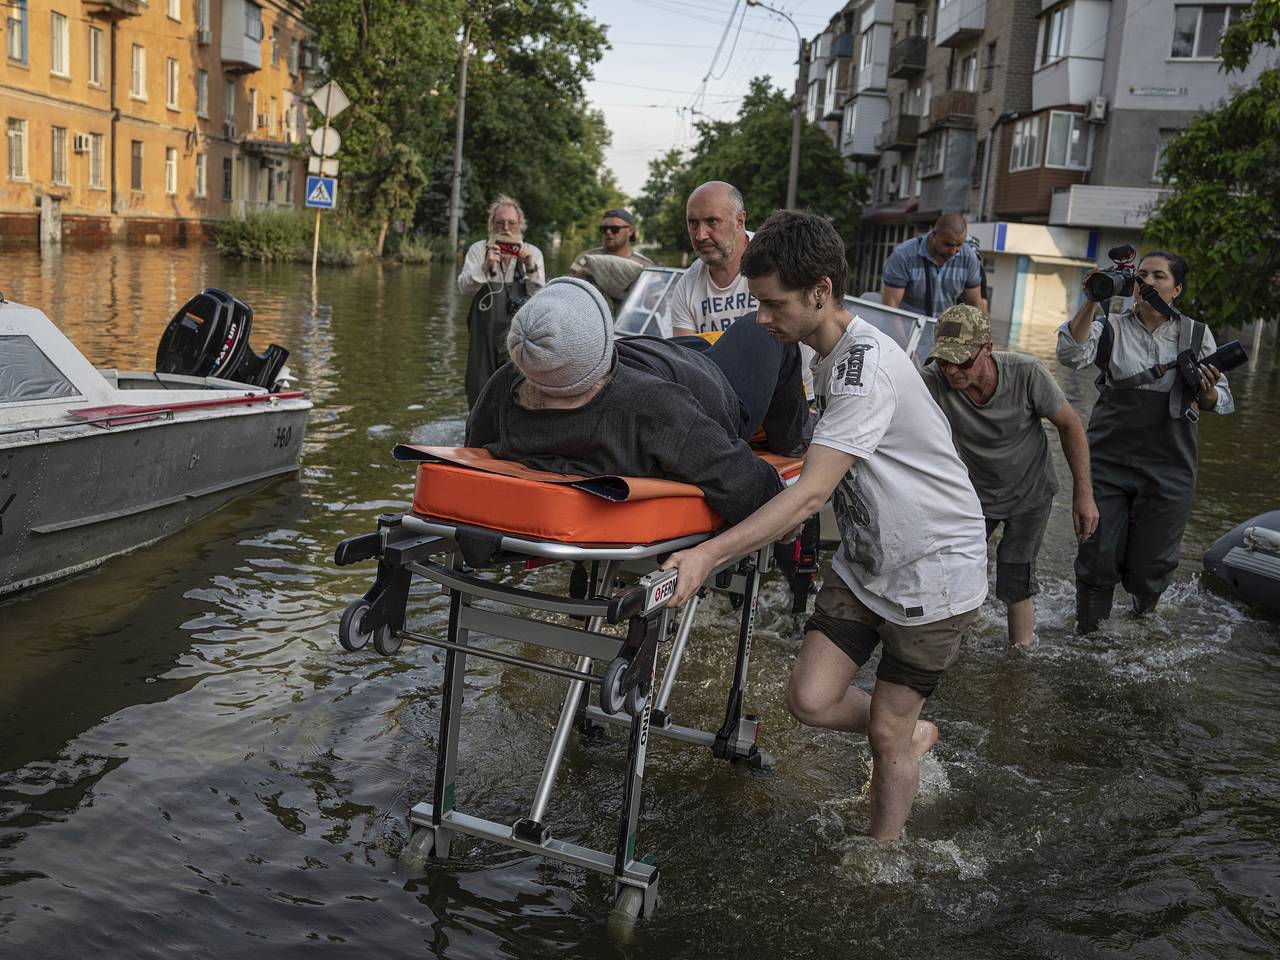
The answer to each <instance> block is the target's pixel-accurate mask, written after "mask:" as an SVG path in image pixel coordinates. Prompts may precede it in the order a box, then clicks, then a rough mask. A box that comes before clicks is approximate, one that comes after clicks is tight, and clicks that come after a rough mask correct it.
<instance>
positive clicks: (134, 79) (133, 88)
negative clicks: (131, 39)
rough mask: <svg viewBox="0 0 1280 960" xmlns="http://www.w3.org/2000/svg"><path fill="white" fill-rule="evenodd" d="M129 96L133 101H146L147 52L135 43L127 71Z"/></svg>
mask: <svg viewBox="0 0 1280 960" xmlns="http://www.w3.org/2000/svg"><path fill="white" fill-rule="evenodd" d="M129 96H131V97H133V98H134V99H135V100H145V99H147V51H146V49H145V48H143V47H141V46H139V45H138V44H136V43H135V44H134V45H133V58H132V61H131V66H130V70H129Z"/></svg>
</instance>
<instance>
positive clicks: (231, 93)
mask: <svg viewBox="0 0 1280 960" xmlns="http://www.w3.org/2000/svg"><path fill="white" fill-rule="evenodd" d="M222 119H223V120H225V121H227V123H235V122H236V82H235V81H234V80H224V81H223V83H222Z"/></svg>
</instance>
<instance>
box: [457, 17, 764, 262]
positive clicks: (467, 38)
mask: <svg viewBox="0 0 1280 960" xmlns="http://www.w3.org/2000/svg"><path fill="white" fill-rule="evenodd" d="M748 2H750V0H748ZM511 6H512V4H511V3H510V2H507V3H500V4H498V6H496V7H493V8H491V9H489V10H486V11H484V14H485V15H486V16H488V15H490V14H494V13H498V12H499V11H501V10H509V9H510V8H511ZM473 23H475V15H473V16H472V17H471V18H470V19H468V20H467V22H466V25H465V26H464V27H463V29H462V57H461V58H460V59H459V61H458V122H457V126H456V129H455V131H454V137H453V177H452V178H451V179H452V182H451V183H450V184H449V249H450V250H452V251H453V253H454V256H457V253H458V214H459V209H458V208H459V207H460V206H461V205H462V127H463V120H464V117H465V115H466V112H467V58H468V57H469V56H470V55H471V25H472V24H473Z"/></svg>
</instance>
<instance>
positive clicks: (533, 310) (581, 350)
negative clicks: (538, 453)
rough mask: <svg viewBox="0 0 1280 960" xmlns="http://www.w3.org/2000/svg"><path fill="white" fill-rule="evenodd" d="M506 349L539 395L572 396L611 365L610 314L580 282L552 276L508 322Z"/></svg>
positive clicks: (599, 298) (599, 297)
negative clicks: (509, 324)
mask: <svg viewBox="0 0 1280 960" xmlns="http://www.w3.org/2000/svg"><path fill="white" fill-rule="evenodd" d="M507 350H508V352H509V353H510V354H511V360H512V362H514V363H515V365H516V367H518V368H519V370H520V372H521V373H523V374H524V375H525V379H527V380H528V381H529V382H530V383H531V384H533V385H534V386H535V387H537V388H538V389H539V390H541V391H542V392H543V393H547V394H550V395H551V396H553V397H576V396H578V395H579V394H582V393H585V392H586V391H587V390H589V389H590V388H591V387H592V386H593V385H594V384H595V382H596V381H597V380H599V379H600V378H601V377H603V376H604V375H605V374H606V373H608V372H609V367H610V366H611V365H612V364H613V314H612V313H611V312H610V310H609V304H608V303H607V302H606V301H605V299H604V297H603V296H602V295H601V293H600V291H599V290H597V289H596V288H595V287H593V286H592V285H591V284H589V283H587V282H586V281H585V280H579V279H578V278H576V277H557V278H556V279H555V280H552V281H551V282H550V283H548V284H547V285H546V286H545V287H543V288H542V290H541V291H539V292H538V293H537V294H535V295H534V296H532V297H530V298H529V302H528V303H526V304H525V305H524V306H523V307H521V308H520V310H519V312H517V313H516V315H515V316H514V317H512V318H511V332H510V333H508V334H507Z"/></svg>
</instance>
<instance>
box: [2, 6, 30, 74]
mask: <svg viewBox="0 0 1280 960" xmlns="http://www.w3.org/2000/svg"><path fill="white" fill-rule="evenodd" d="M5 6H6V10H7V12H6V14H5V21H4V52H5V58H6V59H7V60H8V61H9V62H10V63H20V64H22V65H23V66H24V67H26V66H30V65H31V51H30V49H29V47H30V44H31V11H30V10H29V9H28V7H27V0H8V3H7V4H6V5H5ZM15 38H16V42H15ZM15 50H16V51H17V52H16V53H15Z"/></svg>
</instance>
